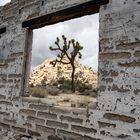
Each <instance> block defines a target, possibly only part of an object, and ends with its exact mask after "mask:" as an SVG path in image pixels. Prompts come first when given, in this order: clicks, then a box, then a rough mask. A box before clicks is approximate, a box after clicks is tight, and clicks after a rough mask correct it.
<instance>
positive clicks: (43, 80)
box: [41, 76, 47, 85]
mask: <svg viewBox="0 0 140 140" xmlns="http://www.w3.org/2000/svg"><path fill="white" fill-rule="evenodd" d="M46 82H47V77H46V76H45V77H44V78H43V79H42V81H41V85H46Z"/></svg>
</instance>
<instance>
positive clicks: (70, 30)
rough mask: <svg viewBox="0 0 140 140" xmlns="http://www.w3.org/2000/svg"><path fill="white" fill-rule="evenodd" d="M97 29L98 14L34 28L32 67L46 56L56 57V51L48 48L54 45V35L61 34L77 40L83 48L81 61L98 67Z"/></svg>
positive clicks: (58, 35)
mask: <svg viewBox="0 0 140 140" xmlns="http://www.w3.org/2000/svg"><path fill="white" fill-rule="evenodd" d="M98 29H99V15H98V14H96V15H89V16H84V17H81V18H76V19H72V20H69V21H65V22H61V23H58V24H54V25H50V26H46V27H43V28H40V29H36V30H34V33H33V48H32V67H35V66H36V65H38V64H40V63H41V62H43V61H44V60H45V59H46V58H49V57H56V52H52V51H50V50H49V46H54V41H55V40H56V37H61V36H62V35H63V34H64V35H65V36H66V37H67V38H68V39H72V38H74V39H75V40H77V41H79V42H80V44H81V45H82V46H84V49H83V50H82V55H83V58H82V60H81V63H82V64H84V65H86V66H89V67H93V68H94V69H97V67H98Z"/></svg>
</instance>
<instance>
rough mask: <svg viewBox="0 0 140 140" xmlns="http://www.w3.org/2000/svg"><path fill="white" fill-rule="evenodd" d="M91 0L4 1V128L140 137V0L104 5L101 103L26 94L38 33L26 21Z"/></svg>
mask: <svg viewBox="0 0 140 140" xmlns="http://www.w3.org/2000/svg"><path fill="white" fill-rule="evenodd" d="M87 1H88V0H87ZM87 1H86V0H75V1H73V0H69V1H64V0H61V1H60V0H50V1H49V0H43V4H42V1H40V0H20V2H19V1H17V0H12V2H11V3H10V4H7V5H6V6H4V7H0V29H3V28H4V27H6V32H4V33H1V34H0V131H1V134H5V133H7V135H12V137H14V136H15V137H17V136H18V137H19V138H20V137H22V135H26V136H28V138H31V137H32V138H33V137H35V138H39V139H44V140H47V139H48V140H119V139H120V140H123V139H124V140H139V137H140V117H139V116H140V109H139V108H140V95H139V94H140V86H139V85H140V27H139V25H140V12H139V11H140V1H139V0H133V1H132V0H117V1H116V0H110V2H109V4H107V5H104V6H101V8H100V46H99V47H100V48H99V50H100V52H99V81H98V88H99V90H98V106H97V108H96V109H94V110H91V109H73V108H69V109H68V108H61V107H56V106H55V107H54V106H52V105H50V104H46V103H44V102H43V101H42V100H39V99H35V100H31V99H30V98H29V97H23V93H24V89H25V87H26V85H25V84H26V78H27V77H26V76H27V75H26V71H25V70H27V69H25V67H26V66H27V65H26V63H27V62H28V60H27V58H29V57H27V54H28V53H29V52H28V51H30V49H31V48H30V47H29V46H31V44H30V43H31V42H30V41H29V40H28V39H29V37H31V34H32V33H31V31H30V29H28V28H22V22H23V21H25V20H27V19H31V18H35V17H39V16H42V15H45V14H48V13H51V12H54V11H59V10H61V9H64V8H68V7H72V6H74V5H78V4H81V3H83V2H87ZM29 33H30V36H29ZM30 40H31V38H30ZM25 92H26V90H25ZM24 95H25V93H24Z"/></svg>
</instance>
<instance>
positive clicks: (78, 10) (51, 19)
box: [22, 0, 109, 29]
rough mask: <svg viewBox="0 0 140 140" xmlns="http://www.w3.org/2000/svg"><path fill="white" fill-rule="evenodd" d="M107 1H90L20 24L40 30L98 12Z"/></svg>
mask: <svg viewBox="0 0 140 140" xmlns="http://www.w3.org/2000/svg"><path fill="white" fill-rule="evenodd" d="M108 2H109V0H91V1H89V2H86V3H83V4H80V5H77V6H74V7H70V8H67V9H64V10H60V11H57V12H54V13H51V14H46V15H44V16H41V17H37V18H34V19H30V20H27V21H24V22H23V23H22V27H29V28H30V29H37V28H41V27H43V26H46V25H51V24H55V23H58V22H62V21H66V20H70V19H73V18H78V17H81V16H84V15H91V14H95V13H98V12H99V8H100V6H101V5H104V4H107V3H108Z"/></svg>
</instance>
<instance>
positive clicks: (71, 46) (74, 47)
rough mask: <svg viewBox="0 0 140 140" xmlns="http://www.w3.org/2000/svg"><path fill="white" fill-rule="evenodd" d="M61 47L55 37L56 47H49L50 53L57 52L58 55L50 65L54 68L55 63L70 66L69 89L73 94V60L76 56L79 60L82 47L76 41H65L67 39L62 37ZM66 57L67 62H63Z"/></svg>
mask: <svg viewBox="0 0 140 140" xmlns="http://www.w3.org/2000/svg"><path fill="white" fill-rule="evenodd" d="M62 40H63V45H62V46H60V39H59V38H58V37H57V38H56V41H55V45H56V47H50V50H51V51H59V54H58V55H57V59H56V60H54V61H52V62H51V64H52V65H53V66H54V67H55V65H56V63H62V64H66V65H68V64H70V65H71V67H72V73H71V79H72V81H71V89H72V91H73V92H75V82H74V77H75V68H76V67H75V58H76V56H77V55H78V57H79V58H80V59H81V58H82V55H81V53H80V51H81V50H82V49H83V47H82V46H81V45H80V43H79V42H78V41H75V40H74V39H71V40H67V38H66V37H65V36H64V35H62ZM65 56H66V57H67V61H64V60H63V58H64V57H65Z"/></svg>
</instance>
